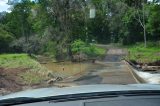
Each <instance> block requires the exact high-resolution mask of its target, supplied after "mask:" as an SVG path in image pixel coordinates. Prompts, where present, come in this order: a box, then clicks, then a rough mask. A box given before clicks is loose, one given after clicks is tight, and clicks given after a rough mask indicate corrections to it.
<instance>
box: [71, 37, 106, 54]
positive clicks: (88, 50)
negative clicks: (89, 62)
mask: <svg viewBox="0 0 160 106" xmlns="http://www.w3.org/2000/svg"><path fill="white" fill-rule="evenodd" d="M71 48H72V52H73V53H74V54H76V53H84V54H86V55H87V56H88V57H97V56H102V55H104V54H105V52H106V50H105V49H104V48H100V47H97V46H95V45H94V44H89V43H85V42H83V41H82V40H76V41H74V42H73V43H72V45H71Z"/></svg>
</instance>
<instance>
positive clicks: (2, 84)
mask: <svg viewBox="0 0 160 106" xmlns="http://www.w3.org/2000/svg"><path fill="white" fill-rule="evenodd" d="M27 70H28V69H21V68H14V69H13V68H12V69H4V68H0V94H1V95H2V94H6V93H10V92H16V91H19V90H22V89H23V88H22V87H23V86H25V84H23V82H22V79H21V78H20V77H19V76H18V74H20V73H23V72H26V71H27Z"/></svg>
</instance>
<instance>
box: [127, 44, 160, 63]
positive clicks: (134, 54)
mask: <svg viewBox="0 0 160 106" xmlns="http://www.w3.org/2000/svg"><path fill="white" fill-rule="evenodd" d="M127 49H128V51H129V55H128V57H127V59H129V60H135V61H137V62H140V63H150V62H155V61H157V60H160V44H159V43H158V42H155V43H153V42H148V45H147V47H146V48H145V47H144V44H143V43H137V44H135V45H132V46H127Z"/></svg>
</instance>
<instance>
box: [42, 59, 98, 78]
mask: <svg viewBox="0 0 160 106" xmlns="http://www.w3.org/2000/svg"><path fill="white" fill-rule="evenodd" d="M42 65H43V66H45V67H47V68H48V69H49V70H51V71H53V72H54V75H56V76H60V77H63V78H64V77H70V76H73V75H75V74H78V73H81V72H84V71H88V70H91V69H93V68H97V69H98V67H100V66H99V65H96V64H94V63H73V62H61V63H53V62H49V63H47V64H42Z"/></svg>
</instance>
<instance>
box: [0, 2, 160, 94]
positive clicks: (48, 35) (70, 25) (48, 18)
mask: <svg viewBox="0 0 160 106" xmlns="http://www.w3.org/2000/svg"><path fill="white" fill-rule="evenodd" d="M159 13H160V5H159V0H0V95H6V94H11V93H14V92H18V91H25V90H28V89H35V88H48V87H64V88H65V87H73V86H82V85H96V84H111V85H113V84H114V85H116V84H117V85H126V84H139V85H141V84H144V83H147V84H160V15H159ZM93 89H94V88H93Z"/></svg>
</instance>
